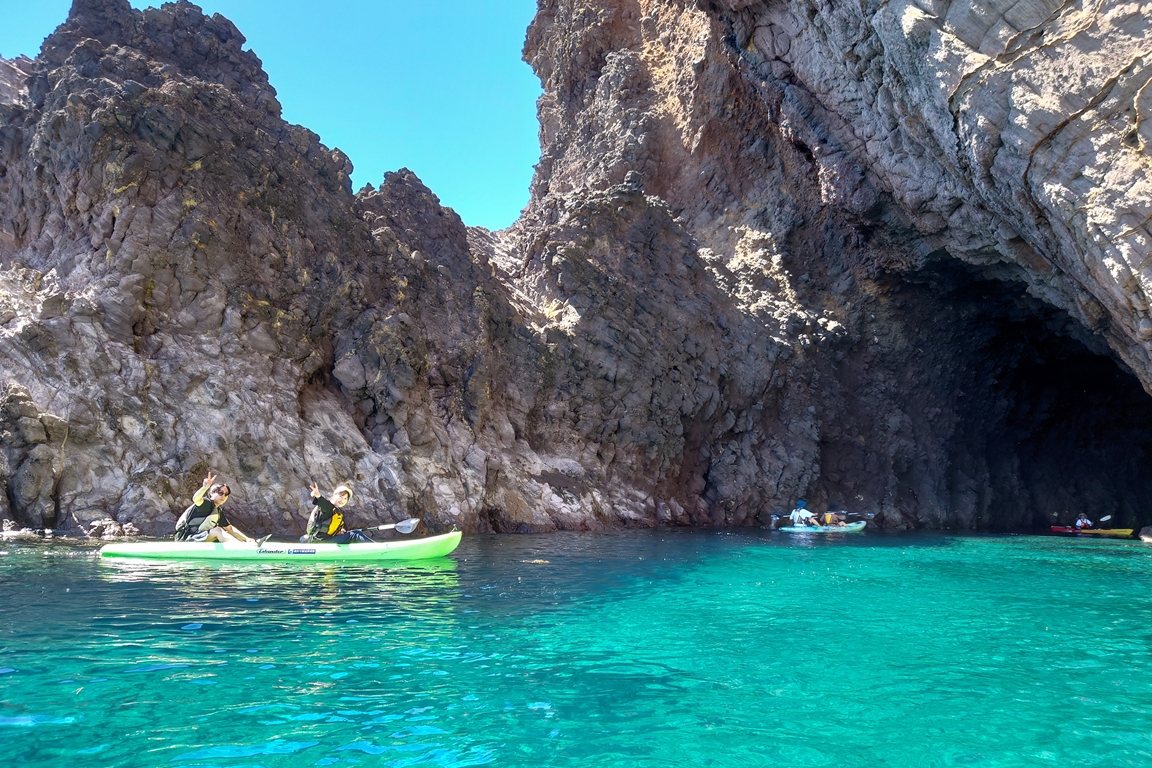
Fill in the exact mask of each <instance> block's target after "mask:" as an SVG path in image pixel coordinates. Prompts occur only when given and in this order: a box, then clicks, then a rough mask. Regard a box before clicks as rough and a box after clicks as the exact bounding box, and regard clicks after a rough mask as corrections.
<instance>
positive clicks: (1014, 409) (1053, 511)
mask: <svg viewBox="0 0 1152 768" xmlns="http://www.w3.org/2000/svg"><path fill="white" fill-rule="evenodd" d="M1007 277H1009V278H1010V277H1011V275H1007ZM895 296H896V300H895V303H896V304H897V306H898V307H900V309H899V310H898V311H900V313H901V314H904V316H905V317H907V318H908V319H909V320H911V323H909V325H907V326H906V328H907V332H908V333H909V334H911V335H913V336H914V337H916V340H917V342H918V343H917V347H918V348H919V349H930V350H932V352H931V353H929V354H926V355H924V356H923V358H922V360H920V361H915V360H913V361H910V365H912V366H918V371H919V377H918V378H920V380H921V381H922V383H923V385H926V386H930V387H934V388H940V387H943V388H945V389H947V390H950V391H948V392H947V396H948V399H949V400H950V401H951V402H952V403H953V404H954V406H953V413H952V416H953V419H952V422H951V429H949V430H946V434H939V433H938V434H937V437H939V438H941V444H940V445H939V446H938V450H940V451H941V453H942V454H943V455H941V454H937V456H938V457H939V459H942V460H943V461H944V462H945V463H946V468H945V469H944V473H945V474H944V476H943V478H942V479H943V480H944V482H943V483H942V484H941V488H942V490H943V489H946V491H945V494H946V496H947V498H943V499H939V500H938V504H939V506H940V508H941V509H946V510H948V511H949V512H948V514H949V515H951V516H952V518H953V519H951V520H947V521H946V522H945V524H946V525H948V526H956V527H961V528H976V529H981V530H1001V531H1004V530H1048V527H1049V526H1050V525H1053V524H1069V523H1070V522H1071V521H1072V520H1073V519H1074V518H1075V516H1076V515H1077V514H1078V513H1079V512H1085V513H1087V514H1088V516H1089V517H1090V518H1091V519H1092V520H1094V521H1099V520H1100V518H1101V517H1103V516H1105V515H1111V520H1109V521H1108V522H1107V523H1105V524H1103V525H1104V527H1114V528H1121V527H1123V528H1129V527H1133V528H1139V527H1141V526H1143V525H1147V524H1149V523H1150V522H1152V396H1149V395H1148V394H1147V393H1145V391H1144V389H1143V388H1142V387H1141V385H1140V382H1139V381H1138V380H1137V378H1136V377H1135V376H1134V375H1133V374H1132V373H1131V371H1129V370H1128V369H1127V368H1126V367H1125V366H1123V364H1122V363H1120V362H1119V361H1118V360H1117V359H1116V358H1115V357H1113V356H1112V355H1111V354H1110V352H1109V350H1108V349H1107V347H1106V345H1105V343H1104V342H1103V340H1102V339H1100V338H1099V337H1096V336H1095V335H1094V334H1092V333H1091V332H1090V331H1088V330H1087V329H1084V328H1083V327H1082V326H1081V325H1080V324H1079V323H1078V322H1077V321H1075V320H1073V319H1072V318H1070V317H1069V316H1068V315H1067V314H1065V313H1064V312H1062V311H1060V310H1057V309H1055V308H1053V307H1052V306H1050V305H1048V304H1046V303H1044V302H1042V301H1040V300H1039V299H1036V298H1034V297H1033V296H1031V295H1029V294H1028V292H1027V290H1026V286H1025V284H1024V283H1023V282H1019V281H1013V280H1011V279H1005V275H1003V274H1000V275H996V274H991V275H990V274H988V273H987V272H981V271H978V270H977V269H976V268H972V267H968V266H966V265H963V264H961V263H959V262H957V261H955V260H951V259H949V260H947V261H942V262H940V263H939V265H938V266H935V267H934V268H933V269H931V270H929V271H927V272H924V273H921V274H920V275H918V276H917V277H916V278H915V279H914V280H912V281H908V282H906V283H904V284H903V285H902V287H901V288H900V289H899V290H898V291H897V292H896V294H895ZM905 313H906V314H905ZM937 391H939V390H937ZM1098 524H1099V523H1098Z"/></svg>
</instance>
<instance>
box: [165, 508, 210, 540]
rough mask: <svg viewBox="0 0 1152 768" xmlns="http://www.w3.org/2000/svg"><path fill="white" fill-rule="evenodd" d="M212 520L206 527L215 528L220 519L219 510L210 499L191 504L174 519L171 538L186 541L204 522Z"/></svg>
mask: <svg viewBox="0 0 1152 768" xmlns="http://www.w3.org/2000/svg"><path fill="white" fill-rule="evenodd" d="M208 520H212V524H211V525H209V526H208V528H215V527H216V525H217V522H218V521H219V520H220V510H219V508H218V507H217V506H216V505H215V504H213V503H212V502H211V501H208V500H205V501H203V502H201V503H199V504H192V505H191V506H189V507H188V509H186V510H184V514H182V515H180V519H179V520H177V521H176V532H175V534H174V535H173V536H172V538H173V539H174V540H176V541H186V540H187V539H189V538H191V536H192V534H194V533H197V532H198V531H200V529H201V528H202V527H204V523H205V522H206V521H208Z"/></svg>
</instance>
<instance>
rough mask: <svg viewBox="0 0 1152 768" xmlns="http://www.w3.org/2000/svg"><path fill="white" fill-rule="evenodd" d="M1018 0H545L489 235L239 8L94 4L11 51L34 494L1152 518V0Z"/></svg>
mask: <svg viewBox="0 0 1152 768" xmlns="http://www.w3.org/2000/svg"><path fill="white" fill-rule="evenodd" d="M985 6H986V4H978V3H970V2H962V1H961V0H956V1H954V2H937V1H935V0H933V1H929V0H918V1H917V2H898V3H897V2H893V3H882V4H874V3H864V2H846V3H837V4H833V5H829V4H826V3H820V4H814V3H811V2H803V1H801V0H792V1H790V2H771V3H761V2H739V3H737V2H727V1H726V0H715V1H711V0H700V1H699V2H688V1H684V2H676V1H675V0H673V1H672V2H655V1H654V0H651V1H650V0H600V2H597V3H593V4H591V5H589V4H588V3H575V2H571V1H570V0H548V1H543V0H542V2H541V4H540V8H539V11H538V13H537V16H536V19H535V20H534V22H533V23H532V26H531V27H530V29H529V30H528V35H527V41H526V45H525V50H524V54H525V58H526V60H527V61H528V62H529V63H530V64H531V65H532V66H533V68H534V69H535V71H536V72H537V74H538V75H539V77H540V79H541V82H542V83H543V85H544V90H545V93H544V96H543V97H542V98H541V100H540V105H539V114H540V122H541V134H540V135H541V141H542V156H541V161H540V164H539V166H538V168H537V172H536V176H535V179H534V181H533V185H532V199H531V202H530V204H529V206H528V207H527V209H526V210H525V212H524V214H523V216H522V217H521V219H520V220H519V221H518V222H517V223H516V224H515V225H514V226H512V227H511V228H509V229H507V230H504V231H501V232H489V231H486V230H482V229H478V228H468V227H466V226H465V225H464V224H463V223H462V222H461V221H460V219H459V217H457V216H456V214H455V213H454V212H452V211H451V210H449V209H446V208H444V207H443V206H441V205H440V203H439V201H438V200H437V199H436V197H435V195H433V194H432V192H431V191H430V190H428V189H427V188H426V187H425V186H424V185H423V184H422V183H421V182H420V181H419V179H417V178H416V177H415V176H414V175H413V174H411V173H410V172H408V171H404V170H401V171H398V172H396V173H392V174H388V175H386V177H385V179H384V180H383V181H382V183H381V184H380V186H379V188H376V187H373V186H369V187H365V188H364V189H363V190H361V191H360V192H359V193H355V194H354V193H353V191H352V189H351V186H350V181H349V173H350V172H351V163H350V161H349V159H348V158H347V157H345V156H344V155H343V153H341V152H340V151H339V150H336V149H329V148H327V147H324V146H323V145H321V144H320V142H319V140H318V138H317V137H316V135H315V134H313V133H311V132H310V131H308V130H307V129H305V128H302V127H299V126H293V125H290V124H288V123H286V122H285V121H284V120H283V119H282V118H281V116H280V109H279V104H278V102H277V99H276V92H275V89H274V88H273V87H272V85H271V84H270V83H269V82H268V78H267V76H266V75H265V73H264V72H263V70H262V69H261V67H260V62H259V60H258V59H257V57H256V55H255V54H253V53H252V52H249V51H245V50H244V48H243V45H244V38H243V36H242V35H241V34H240V32H239V31H238V30H237V29H236V28H235V27H234V26H233V25H232V24H231V23H230V22H229V21H227V20H226V19H224V18H223V17H221V16H219V15H215V16H206V15H204V14H203V13H202V12H201V11H200V10H199V9H198V8H196V7H195V6H193V5H191V4H188V3H174V4H169V5H165V6H164V7H163V8H161V9H149V10H145V11H136V10H133V9H131V8H130V7H129V6H128V4H127V3H126V2H124V1H123V0H75V2H74V4H73V7H72V10H71V12H70V13H69V16H68V19H67V20H66V21H65V23H64V24H63V25H62V26H61V27H60V28H59V29H57V30H56V32H55V33H54V34H53V35H52V36H51V37H49V38H48V39H47V40H46V41H45V44H44V47H43V50H42V51H41V53H40V55H39V56H38V57H37V58H36V59H35V60H31V61H30V60H27V59H21V60H17V61H12V62H0V266H2V267H3V270H4V271H3V272H2V273H0V430H2V431H3V446H2V449H0V481H2V482H3V485H4V487H5V489H6V493H5V494H4V498H3V499H2V500H0V517H11V518H13V519H15V520H17V521H18V522H19V523H20V524H21V525H27V526H30V527H33V528H56V529H60V528H69V527H77V526H79V527H83V528H88V527H90V526H91V525H92V524H93V523H95V522H97V521H102V520H105V519H107V518H109V516H111V517H112V518H114V520H115V521H117V522H119V523H121V524H125V523H131V524H133V525H136V526H138V527H139V528H140V529H141V530H143V531H144V532H145V533H160V532H163V531H166V530H168V529H170V528H171V525H172V523H173V521H174V520H175V517H176V516H177V515H178V514H179V512H180V511H181V510H182V509H183V506H184V505H185V504H186V503H187V499H188V497H189V496H190V495H191V492H192V491H193V489H194V487H195V486H196V485H198V483H199V481H200V479H201V478H202V477H203V475H204V473H205V472H206V471H207V470H208V469H209V468H211V469H212V470H213V471H215V472H217V473H219V474H221V475H222V476H223V477H224V478H226V479H227V480H228V481H229V483H230V485H231V486H232V489H233V499H232V501H230V502H229V504H230V508H231V509H232V510H233V516H234V517H235V518H236V520H237V522H238V523H239V524H240V525H241V527H245V528H250V529H254V530H260V531H262V532H277V533H288V532H294V531H298V529H300V528H301V526H302V524H303V515H304V510H305V509H306V498H305V494H306V491H305V489H306V487H307V484H308V482H310V481H311V480H313V479H323V478H329V479H330V480H331V481H333V482H334V481H336V480H338V479H342V480H343V479H347V480H351V481H352V482H353V483H354V486H355V487H356V488H357V489H358V490H359V491H360V493H359V495H358V499H357V502H358V509H357V515H358V516H362V518H361V519H363V520H364V521H365V522H370V521H373V520H379V521H386V520H389V519H396V518H398V517H408V516H420V517H422V518H423V519H425V520H426V521H427V522H428V523H429V524H430V525H431V526H432V527H433V528H447V527H450V526H452V525H456V526H459V527H461V528H464V529H466V530H494V531H539V530H552V529H556V528H602V527H614V526H622V525H641V526H650V525H751V524H763V523H765V522H767V521H768V519H769V518H770V515H771V514H772V512H773V511H775V510H783V509H787V508H788V507H789V506H790V504H791V503H792V501H793V500H794V499H795V498H796V497H798V496H805V497H807V498H808V499H809V500H810V501H811V503H812V504H813V505H814V506H815V505H818V504H823V503H835V504H837V506H842V507H847V508H849V509H855V510H865V509H870V510H872V511H873V512H875V513H877V516H876V518H875V520H876V522H877V524H878V525H880V526H882V527H887V528H908V527H956V528H964V529H1005V528H1022V527H1032V526H1041V527H1046V526H1047V525H1048V523H1049V522H1050V519H1051V517H1052V516H1053V515H1057V516H1058V515H1060V514H1062V513H1063V512H1064V510H1075V509H1080V508H1087V509H1092V510H1096V511H1097V514H1100V513H1104V514H1107V513H1111V514H1112V515H1113V516H1114V520H1116V521H1117V523H1118V524H1119V523H1123V524H1124V525H1126V526H1128V525H1133V526H1134V525H1136V524H1138V523H1139V524H1143V523H1147V522H1152V520H1150V518H1152V514H1150V513H1149V510H1148V507H1147V504H1146V501H1145V500H1146V499H1148V498H1152V494H1150V492H1152V472H1149V469H1152V467H1150V466H1149V456H1148V455H1147V453H1146V451H1147V450H1148V448H1147V446H1148V445H1150V444H1152V399H1150V398H1149V397H1148V395H1147V390H1148V389H1149V388H1150V387H1152V364H1150V361H1149V349H1150V348H1152V347H1149V345H1150V344H1152V319H1150V318H1149V316H1148V313H1149V306H1148V301H1149V299H1148V295H1152V272H1150V273H1148V274H1147V275H1146V274H1145V272H1147V264H1146V263H1145V262H1146V261H1147V260H1148V254H1149V242H1150V240H1149V238H1152V235H1150V234H1149V232H1148V230H1147V222H1148V220H1149V209H1150V205H1149V204H1150V202H1152V199H1150V198H1152V191H1150V190H1152V187H1150V186H1149V184H1148V167H1149V157H1148V151H1147V146H1148V141H1147V140H1148V139H1149V138H1150V137H1149V136H1148V135H1146V134H1147V132H1148V130H1149V129H1148V125H1147V123H1146V121H1145V120H1144V117H1145V115H1146V113H1147V111H1148V107H1149V106H1150V105H1149V104H1146V103H1145V102H1147V101H1148V99H1149V98H1152V97H1149V95H1148V94H1149V93H1152V89H1149V88H1148V87H1147V86H1148V82H1149V75H1150V73H1148V72H1146V71H1145V69H1144V59H1145V58H1146V54H1147V53H1148V51H1146V50H1144V48H1145V47H1146V46H1147V44H1146V40H1147V34H1146V32H1147V22H1146V19H1147V18H1149V17H1150V16H1152V5H1150V4H1143V5H1142V4H1140V3H1103V4H1099V3H1092V4H1082V3H1057V2H1048V1H1047V0H1038V1H1037V2H1018V3H1016V4H1014V5H1013V6H1012V8H1011V9H1009V10H1007V11H1005V12H1003V13H999V12H992V11H990V10H988V9H987V8H986V7H985ZM1102 41H1107V44H1104V43H1103V42H1102ZM1142 46H1143V47H1142ZM1073 74H1074V75H1075V77H1073V76H1072V75H1073ZM1145 283H1149V285H1148V286H1145Z"/></svg>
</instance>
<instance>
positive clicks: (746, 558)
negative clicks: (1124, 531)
mask: <svg viewBox="0 0 1152 768" xmlns="http://www.w3.org/2000/svg"><path fill="white" fill-rule="evenodd" d="M0 551H3V552H5V553H6V554H3V555H0V763H3V764H6V765H8V764H10V765H23V766H29V767H31V766H84V765H93V766H161V765H172V766H186V767H188V768H192V767H193V766H232V767H234V768H241V767H243V768H250V767H254V766H267V767H269V768H271V767H272V766H329V765H333V766H334V765H340V766H343V765H371V766H393V767H395V768H400V767H405V768H406V767H408V766H412V767H416V766H471V765H496V766H597V767H615V766H717V767H724V768H727V767H728V766H788V767H789V768H806V767H808V766H869V767H870V768H872V767H875V766H901V767H902V766H916V767H918V768H919V767H924V768H927V767H928V766H1070V765H1076V766H1108V767H1109V768H1113V767H1115V766H1148V765H1152V711H1150V710H1152V657H1150V653H1149V651H1150V647H1149V644H1150V641H1152V621H1150V619H1152V547H1148V546H1147V545H1142V544H1140V543H1139V542H1135V541H1081V540H1078V539H1062V538H1053V537H1035V536H987V537H984V536H949V535H919V536H904V537H889V536H877V535H867V534H864V535H856V536H824V537H818V536H801V537H791V538H790V537H789V536H788V535H787V534H780V533H770V532H766V531H754V532H677V531H672V532H669V531H661V532H642V533H620V534H611V535H593V534H556V535H549V536H519V537H495V536H489V537H477V536H473V537H465V540H464V543H463V544H462V546H461V548H460V549H459V550H458V551H457V552H456V554H454V555H453V556H452V557H451V558H447V559H443V560H440V561H435V562H429V563H425V564H413V565H408V566H404V567H394V568H387V569H377V568H370V567H365V566H340V565H330V566H325V565H317V564H309V565H296V566H270V565H268V564H259V565H255V564H254V565H246V564H230V565H224V566H215V567H214V566H210V565H197V564H139V563H137V564H133V563H116V562H114V561H100V560H99V559H97V558H95V557H94V556H93V553H92V551H91V550H78V549H67V548H61V547H59V546H54V547H51V548H46V547H44V546H32V545H28V546H18V545H15V544H12V543H11V542H9V543H7V544H0Z"/></svg>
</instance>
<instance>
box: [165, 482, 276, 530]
mask: <svg viewBox="0 0 1152 768" xmlns="http://www.w3.org/2000/svg"><path fill="white" fill-rule="evenodd" d="M231 495H232V489H230V488H229V487H228V486H227V485H225V484H224V483H217V482H216V475H214V474H212V472H211V471H209V472H208V477H206V478H204V483H203V484H202V485H201V486H200V488H199V489H197V491H196V493H194V494H192V506H190V507H188V509H186V510H184V514H182V515H180V519H179V520H177V521H176V532H175V534H174V535H173V538H174V539H175V540H176V541H186V540H191V541H221V542H229V541H231V542H241V541H244V542H249V543H251V544H256V543H257V542H256V541H255V540H253V539H252V538H250V537H249V536H248V535H247V534H245V533H244V532H243V531H241V530H240V529H239V528H237V527H236V526H234V525H232V524H231V523H229V522H228V518H227V517H225V516H224V510H223V509H221V507H223V506H224V502H226V501H228V497H229V496H231Z"/></svg>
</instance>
